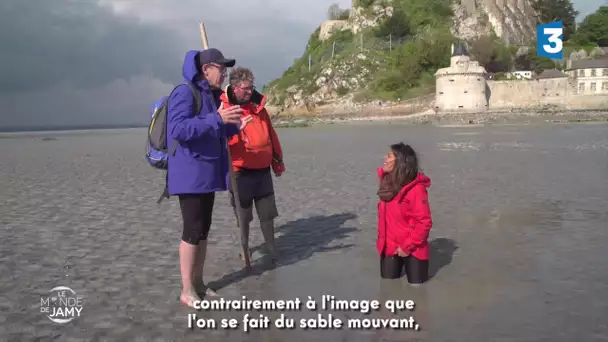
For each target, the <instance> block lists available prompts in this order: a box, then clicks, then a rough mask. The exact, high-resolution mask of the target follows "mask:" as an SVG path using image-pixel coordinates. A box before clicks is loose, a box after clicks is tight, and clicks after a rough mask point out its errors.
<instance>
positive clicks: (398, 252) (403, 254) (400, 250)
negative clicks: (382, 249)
mask: <svg viewBox="0 0 608 342" xmlns="http://www.w3.org/2000/svg"><path fill="white" fill-rule="evenodd" d="M397 255H398V256H400V257H402V258H405V257H406V256H408V255H409V254H407V253H405V252H404V251H403V250H402V249H401V248H400V247H397Z"/></svg>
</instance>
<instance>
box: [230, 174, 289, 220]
mask: <svg viewBox="0 0 608 342" xmlns="http://www.w3.org/2000/svg"><path fill="white" fill-rule="evenodd" d="M235 177H236V183H237V189H238V191H239V200H240V202H241V209H242V215H243V216H242V217H243V220H244V221H245V222H251V221H252V220H253V204H254V203H255V209H256V212H257V214H258V218H259V219H260V221H269V220H272V219H274V218H276V217H277V216H279V213H278V210H277V206H276V202H275V197H274V185H273V182H272V174H271V173H270V168H265V169H259V170H250V169H245V170H241V171H239V172H237V173H235ZM230 204H231V205H232V207H233V208H235V207H236V206H235V201H234V194H233V193H232V188H231V189H230ZM235 209H236V208H235Z"/></svg>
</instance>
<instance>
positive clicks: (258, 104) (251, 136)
mask: <svg viewBox="0 0 608 342" xmlns="http://www.w3.org/2000/svg"><path fill="white" fill-rule="evenodd" d="M220 99H221V101H222V105H223V106H224V108H228V107H231V106H235V104H234V102H235V101H234V98H233V93H232V89H231V88H230V86H227V87H226V89H225V91H224V93H223V94H222V95H221V96H220ZM264 102H266V96H263V95H262V94H260V93H258V92H257V91H254V93H253V95H252V96H251V101H250V103H248V104H243V105H240V107H241V109H243V114H242V115H241V118H243V117H245V116H247V115H251V116H252V121H251V122H250V123H248V124H247V126H246V127H245V129H243V130H242V131H241V132H240V133H239V134H236V135H234V136H232V138H231V139H230V140H229V141H228V145H229V146H230V153H231V154H232V166H233V168H234V171H238V170H239V168H247V169H264V168H267V167H272V169H273V170H274V171H275V172H277V171H281V172H282V171H284V170H285V166H284V165H283V151H282V149H281V143H280V142H279V137H278V136H277V133H276V131H275V130H274V127H272V122H271V121H270V116H269V115H268V112H267V111H266V108H264Z"/></svg>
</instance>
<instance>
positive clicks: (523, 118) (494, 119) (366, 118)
mask: <svg viewBox="0 0 608 342" xmlns="http://www.w3.org/2000/svg"><path fill="white" fill-rule="evenodd" d="M272 121H273V126H274V127H276V128H297V127H309V126H312V125H318V124H352V123H370V122H377V123H380V122H390V121H394V122H400V123H405V124H414V125H425V124H430V125H437V126H454V125H457V126H459V125H463V126H469V125H483V124H532V123H549V124H551V123H553V124H559V123H562V124H563V123H585V122H597V123H599V122H604V123H608V109H607V110H560V111H523V110H512V111H491V112H481V113H429V112H424V113H415V114H398V113H394V114H389V113H384V115H383V113H380V115H378V114H376V115H372V114H371V113H348V114H327V115H323V114H317V115H277V116H274V117H273V119H272ZM146 127H147V126H146V125H144V124H126V125H75V126H68V125H58V126H32V127H27V126H13V127H0V134H2V135H5V134H11V133H46V132H48V133H50V132H61V131H66V132H69V131H90V130H95V131H97V130H112V129H132V128H146Z"/></svg>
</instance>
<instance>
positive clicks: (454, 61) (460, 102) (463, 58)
mask: <svg viewBox="0 0 608 342" xmlns="http://www.w3.org/2000/svg"><path fill="white" fill-rule="evenodd" d="M486 76H487V72H486V69H485V68H484V67H482V66H480V65H479V63H478V62H477V61H473V60H471V57H470V56H469V52H468V51H467V47H466V45H465V44H464V43H461V42H459V43H457V44H456V45H452V57H451V58H450V66H449V67H447V68H442V69H439V70H437V72H436V73H435V79H436V83H435V84H436V87H435V88H436V94H435V109H436V110H437V111H439V112H449V111H458V112H460V111H469V112H470V111H474V112H479V111H486V110H488V97H487V95H488V94H487V93H486Z"/></svg>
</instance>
